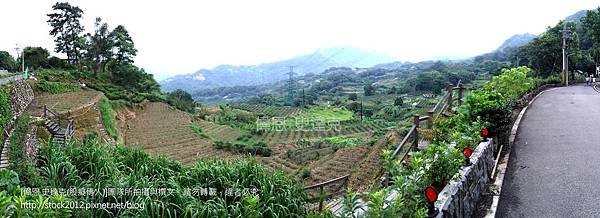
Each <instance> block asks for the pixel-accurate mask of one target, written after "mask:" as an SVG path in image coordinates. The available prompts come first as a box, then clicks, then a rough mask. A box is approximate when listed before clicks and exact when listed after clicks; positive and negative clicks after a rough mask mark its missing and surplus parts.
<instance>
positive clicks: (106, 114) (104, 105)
mask: <svg viewBox="0 0 600 218" xmlns="http://www.w3.org/2000/svg"><path fill="white" fill-rule="evenodd" d="M99 107H100V114H101V116H102V124H103V125H104V129H106V132H107V133H108V135H109V136H110V137H112V138H113V139H115V140H116V139H118V138H119V130H117V127H116V123H117V121H116V119H115V111H114V110H113V109H112V107H111V105H110V103H109V101H108V99H107V98H106V97H104V96H102V99H100V103H99Z"/></svg>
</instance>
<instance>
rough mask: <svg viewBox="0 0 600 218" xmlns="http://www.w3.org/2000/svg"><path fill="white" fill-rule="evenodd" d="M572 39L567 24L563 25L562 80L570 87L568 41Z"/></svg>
mask: <svg viewBox="0 0 600 218" xmlns="http://www.w3.org/2000/svg"><path fill="white" fill-rule="evenodd" d="M570 38H571V31H570V30H568V29H567V22H564V23H563V30H562V43H563V44H562V58H563V69H562V78H563V83H564V84H565V86H569V75H568V71H569V60H568V54H567V52H568V51H567V39H570Z"/></svg>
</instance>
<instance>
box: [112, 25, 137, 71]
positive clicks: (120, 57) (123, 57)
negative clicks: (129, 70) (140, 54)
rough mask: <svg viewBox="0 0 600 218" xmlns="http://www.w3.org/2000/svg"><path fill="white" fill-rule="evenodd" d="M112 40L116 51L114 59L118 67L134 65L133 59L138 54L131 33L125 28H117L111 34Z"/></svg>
mask: <svg viewBox="0 0 600 218" xmlns="http://www.w3.org/2000/svg"><path fill="white" fill-rule="evenodd" d="M110 38H111V40H112V43H113V48H114V49H115V55H114V59H115V61H116V62H117V64H118V65H121V64H129V63H133V57H135V55H136V54H137V49H135V46H134V44H133V40H132V39H131V36H129V32H127V29H125V27H124V26H122V25H119V26H117V27H116V28H115V29H114V30H113V31H112V32H111V33H110Z"/></svg>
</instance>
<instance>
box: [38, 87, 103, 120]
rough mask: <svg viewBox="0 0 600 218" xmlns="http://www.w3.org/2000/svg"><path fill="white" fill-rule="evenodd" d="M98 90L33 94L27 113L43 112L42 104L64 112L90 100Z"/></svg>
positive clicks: (39, 113) (40, 113)
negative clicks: (33, 97)
mask: <svg viewBox="0 0 600 218" xmlns="http://www.w3.org/2000/svg"><path fill="white" fill-rule="evenodd" d="M99 94H100V92H97V91H93V90H87V89H82V90H80V91H76V92H65V93H61V94H42V95H39V96H35V99H34V100H33V102H31V105H30V106H29V109H28V110H27V113H28V114H29V115H33V116H40V115H42V113H43V112H44V105H47V106H48V109H50V110H52V111H54V112H58V113H60V112H64V111H68V110H70V109H73V108H76V107H79V106H81V105H84V104H87V103H89V102H91V101H92V100H93V99H94V98H95V97H96V96H98V95H99Z"/></svg>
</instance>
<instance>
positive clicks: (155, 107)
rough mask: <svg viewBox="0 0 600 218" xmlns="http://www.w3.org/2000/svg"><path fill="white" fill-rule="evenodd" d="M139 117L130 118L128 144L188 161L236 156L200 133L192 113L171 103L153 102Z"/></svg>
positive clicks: (139, 112) (126, 130) (187, 162)
mask: <svg viewBox="0 0 600 218" xmlns="http://www.w3.org/2000/svg"><path fill="white" fill-rule="evenodd" d="M136 113H137V114H136V117H135V118H134V119H132V120H129V121H127V124H126V128H125V129H124V130H122V131H121V132H124V133H125V144H126V145H128V146H140V147H142V148H144V150H146V151H148V152H149V153H151V154H155V155H165V156H166V157H169V158H171V159H174V160H178V161H181V162H182V163H184V164H189V163H192V162H194V160H196V159H199V158H217V157H218V158H224V157H229V156H232V155H233V154H232V153H229V152H227V151H224V150H218V149H215V148H213V147H212V145H211V144H212V143H211V142H210V141H208V140H207V139H204V138H201V137H200V136H198V135H197V134H196V133H195V132H194V131H193V130H192V129H191V128H190V126H189V125H190V121H191V117H190V115H189V114H187V113H186V112H183V111H179V110H176V109H174V108H172V107H170V106H168V105H167V104H164V103H157V102H149V103H146V104H145V105H144V109H143V110H139V111H136Z"/></svg>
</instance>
